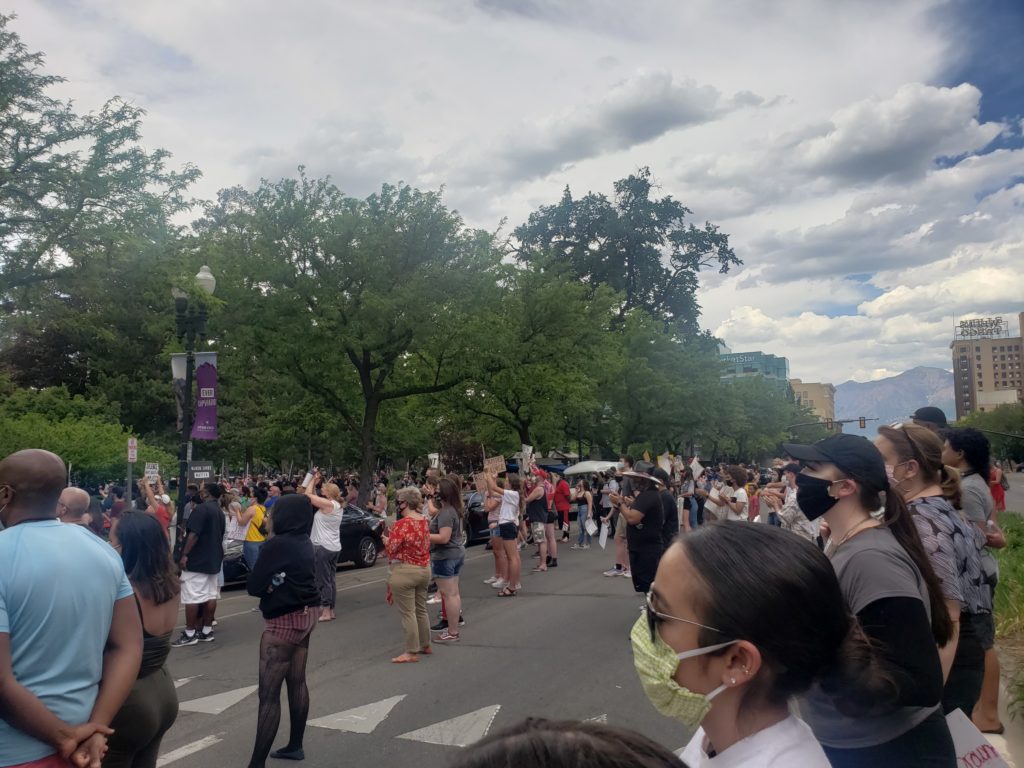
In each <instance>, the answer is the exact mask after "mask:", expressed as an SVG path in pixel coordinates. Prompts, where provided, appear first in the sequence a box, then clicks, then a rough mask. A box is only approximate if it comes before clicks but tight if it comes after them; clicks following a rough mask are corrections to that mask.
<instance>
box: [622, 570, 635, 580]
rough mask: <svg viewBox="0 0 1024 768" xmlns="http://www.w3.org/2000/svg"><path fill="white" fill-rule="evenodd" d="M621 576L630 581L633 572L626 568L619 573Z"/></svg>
mask: <svg viewBox="0 0 1024 768" xmlns="http://www.w3.org/2000/svg"><path fill="white" fill-rule="evenodd" d="M621 575H622V576H625V577H626V578H627V579H632V578H633V572H632V571H631V570H629V569H628V568H627V569H626V570H624V571H623V572H622V573H621Z"/></svg>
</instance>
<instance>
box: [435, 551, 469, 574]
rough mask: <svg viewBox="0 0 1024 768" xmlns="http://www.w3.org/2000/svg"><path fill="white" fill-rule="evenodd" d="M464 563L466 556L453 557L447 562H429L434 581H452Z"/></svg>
mask: <svg viewBox="0 0 1024 768" xmlns="http://www.w3.org/2000/svg"><path fill="white" fill-rule="evenodd" d="M464 562H466V556H465V555H461V556H459V557H453V558H450V559H448V560H432V561H431V562H430V567H431V572H432V573H433V574H434V578H435V579H454V578H455V577H456V576H458V575H459V571H461V570H462V564H463V563H464Z"/></svg>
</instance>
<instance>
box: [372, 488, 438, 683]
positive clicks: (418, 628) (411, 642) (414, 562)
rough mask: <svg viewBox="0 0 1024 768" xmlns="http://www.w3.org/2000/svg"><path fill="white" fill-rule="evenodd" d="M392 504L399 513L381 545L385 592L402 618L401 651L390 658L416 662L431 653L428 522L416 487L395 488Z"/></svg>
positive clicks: (397, 661) (398, 661) (397, 660)
mask: <svg viewBox="0 0 1024 768" xmlns="http://www.w3.org/2000/svg"><path fill="white" fill-rule="evenodd" d="M395 503H396V504H397V505H398V508H399V510H400V511H401V516H400V518H399V520H398V521H397V522H396V523H395V525H394V527H393V528H392V529H391V531H390V532H389V534H388V536H387V537H385V539H384V544H385V546H386V548H387V555H388V566H389V568H388V592H389V594H390V595H391V597H392V599H393V600H394V602H395V604H396V605H397V606H398V613H399V616H400V617H401V620H402V632H403V634H404V635H405V653H403V654H401V655H400V656H396V657H395V658H393V659H392V660H391V661H392V662H394V663H395V664H405V663H408V662H417V661H419V659H420V657H419V655H420V654H421V653H423V654H430V653H433V650H432V649H431V646H430V621H429V619H428V618H427V586H428V585H429V584H430V525H429V523H428V522H427V518H425V517H424V516H423V514H422V513H421V512H420V507H421V505H422V504H423V496H422V495H421V494H420V492H419V490H418V489H417V488H413V487H408V488H401V489H399V490H398V492H397V493H396V495H395ZM446 623H447V622H446ZM445 628H446V629H447V626H446V627H445Z"/></svg>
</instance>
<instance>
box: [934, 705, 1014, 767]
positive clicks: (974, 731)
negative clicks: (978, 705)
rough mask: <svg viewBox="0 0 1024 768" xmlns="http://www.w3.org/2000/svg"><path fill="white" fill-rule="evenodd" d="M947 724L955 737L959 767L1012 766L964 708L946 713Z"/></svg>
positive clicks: (954, 743) (951, 734)
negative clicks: (970, 718) (966, 713)
mask: <svg viewBox="0 0 1024 768" xmlns="http://www.w3.org/2000/svg"><path fill="white" fill-rule="evenodd" d="M946 724H947V725H948V726H949V735H950V736H952V737H953V748H954V749H955V750H956V764H957V766H958V768H959V766H964V768H1010V766H1009V764H1008V763H1007V762H1006V761H1005V760H1003V758H1002V757H1001V756H1000V755H999V752H998V751H996V748H995V747H993V746H992V745H991V744H990V743H989V742H988V739H986V738H985V735H984V734H983V733H982V732H981V731H979V730H978V727H977V726H976V725H975V724H974V723H972V722H971V721H970V720H969V719H968V717H967V715H965V714H964V713H963V711H962V710H959V709H957V710H954V711H952V712H950V713H949V714H948V715H946Z"/></svg>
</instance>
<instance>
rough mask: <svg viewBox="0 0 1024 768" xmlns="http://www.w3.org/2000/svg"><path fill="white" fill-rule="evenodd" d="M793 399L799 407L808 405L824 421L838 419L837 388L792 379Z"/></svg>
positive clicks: (790, 382) (790, 381)
mask: <svg viewBox="0 0 1024 768" xmlns="http://www.w3.org/2000/svg"><path fill="white" fill-rule="evenodd" d="M789 386H790V387H792V388H793V398H794V399H795V400H796V402H797V404H798V405H806V406H807V407H808V408H810V409H811V410H812V411H814V415H815V416H817V417H818V418H819V419H821V420H822V421H825V420H827V419H835V417H836V388H835V387H833V386H832V385H831V384H823V383H817V382H811V381H800V379H790V380H789Z"/></svg>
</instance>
